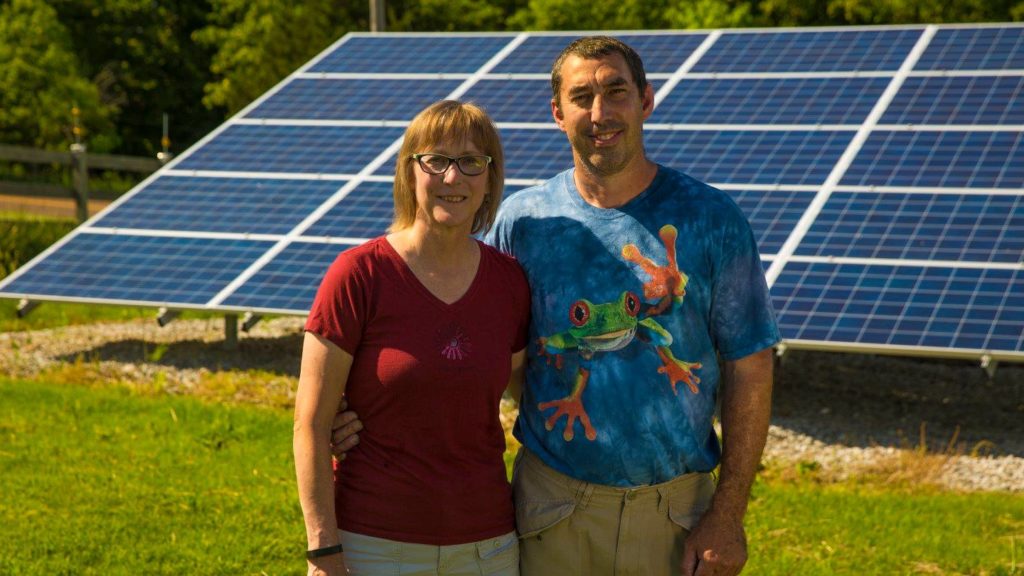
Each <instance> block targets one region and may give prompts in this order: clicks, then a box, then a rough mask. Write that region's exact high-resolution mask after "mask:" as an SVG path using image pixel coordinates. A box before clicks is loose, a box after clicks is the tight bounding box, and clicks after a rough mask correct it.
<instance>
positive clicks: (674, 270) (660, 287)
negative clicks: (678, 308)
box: [622, 225, 689, 314]
mask: <svg viewBox="0 0 1024 576" xmlns="http://www.w3.org/2000/svg"><path fill="white" fill-rule="evenodd" d="M658 235H659V236H660V237H661V241H662V244H664V246H665V257H666V260H667V263H666V264H665V265H664V266H660V265H658V264H657V263H656V262H655V261H654V260H652V259H650V258H648V257H646V256H644V255H643V254H641V253H640V250H639V249H638V248H637V247H636V245H634V244H627V245H625V246H623V247H622V257H623V258H625V259H626V260H628V261H630V262H632V263H634V264H637V265H639V266H640V268H641V269H642V270H643V271H644V272H645V273H647V275H648V276H649V277H650V280H648V281H647V282H645V283H644V299H646V300H658V301H659V306H658V308H659V309H658V311H657V312H656V314H660V313H661V312H664V310H665V308H667V307H668V305H669V304H670V302H671V300H672V299H675V300H676V301H680V300H682V299H683V296H685V295H686V284H687V283H688V282H689V278H688V277H687V276H686V274H684V273H683V272H682V271H681V270H679V266H678V264H677V263H676V238H677V236H678V232H677V231H676V228H675V226H671V225H665V226H662V227H661V230H659V231H658Z"/></svg>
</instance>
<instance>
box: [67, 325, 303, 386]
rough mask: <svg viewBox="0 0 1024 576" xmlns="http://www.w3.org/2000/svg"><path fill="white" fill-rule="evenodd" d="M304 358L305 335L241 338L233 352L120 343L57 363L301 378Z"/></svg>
mask: <svg viewBox="0 0 1024 576" xmlns="http://www.w3.org/2000/svg"><path fill="white" fill-rule="evenodd" d="M301 354H302V334H301V333H296V334H289V335H286V336H279V337H266V338H263V337H248V336H245V335H240V336H239V340H238V346H237V347H236V348H233V349H232V348H228V347H227V346H225V345H224V343H223V342H204V341H202V340H183V341H179V342H168V343H157V342H147V341H145V340H138V339H132V340H121V341H118V342H108V343H105V344H102V345H100V346H97V347H95V348H89V349H86V350H82V351H79V352H76V353H75V354H68V355H64V356H58V357H57V359H58V360H61V361H64V362H75V361H76V360H77V359H78V358H79V357H82V358H85V359H86V360H88V361H101V362H102V361H113V362H125V363H133V364H147V363H148V364H151V365H154V366H166V367H169V368H176V369H200V368H206V369H207V370H210V371H211V372H222V371H229V370H262V371H266V372H273V373H275V374H280V375H282V376H290V377H294V378H298V376H299V362H300V359H301Z"/></svg>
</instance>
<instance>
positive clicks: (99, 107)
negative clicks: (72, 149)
mask: <svg viewBox="0 0 1024 576" xmlns="http://www.w3.org/2000/svg"><path fill="white" fill-rule="evenodd" d="M0 86H2V87H3V88H2V89H0V142H4V143H9V144H21V145H26V146H35V147H40V148H49V149H55V150H66V149H67V147H68V145H69V144H71V143H72V142H73V141H74V136H73V133H72V125H73V120H72V112H71V111H72V108H73V107H74V106H75V105H76V104H77V106H78V108H79V109H80V110H81V116H80V119H81V120H80V126H81V127H82V129H83V132H84V137H85V141H86V143H87V144H88V145H89V147H90V149H91V150H94V151H99V152H103V151H109V150H111V149H113V148H114V147H115V146H116V145H117V143H118V139H117V135H116V132H115V130H114V125H113V123H112V122H111V119H110V117H111V114H112V112H113V111H112V110H111V109H110V108H109V107H108V106H105V105H104V104H103V103H101V101H100V94H99V90H98V89H97V88H96V86H95V85H93V84H92V83H91V82H89V80H87V79H86V78H84V77H83V76H82V74H81V72H80V68H79V62H78V60H77V58H76V57H75V52H74V49H73V48H72V46H71V43H70V42H69V41H68V32H67V30H66V29H65V28H64V26H62V25H61V23H60V21H58V19H57V14H56V12H55V11H54V9H53V8H51V7H50V6H49V5H48V4H47V3H46V2H44V1H43V0H10V1H9V2H5V3H0Z"/></svg>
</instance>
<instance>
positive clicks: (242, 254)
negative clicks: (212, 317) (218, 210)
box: [4, 234, 274, 305]
mask: <svg viewBox="0 0 1024 576" xmlns="http://www.w3.org/2000/svg"><path fill="white" fill-rule="evenodd" d="M273 245H274V243H273V242H260V241H255V240H212V239H208V238H168V237H155V236H127V235H112V234H79V235H78V236H76V237H74V238H72V239H71V240H70V241H69V242H68V243H67V244H65V245H63V246H61V247H60V249H58V250H57V251H55V252H54V253H52V254H50V255H49V256H48V257H47V258H45V259H44V260H42V261H41V262H39V263H38V264H36V265H35V266H33V267H32V269H31V270H29V271H28V272H27V273H26V274H24V275H22V276H20V277H18V278H17V279H16V280H15V281H14V282H12V283H11V284H10V285H8V286H6V287H5V288H4V292H7V293H10V294H28V295H31V296H36V297H46V296H51V297H52V296H62V297H78V298H90V299H93V298H94V299H100V300H126V301H133V302H145V303H150V304H153V305H162V304H170V305H175V304H193V305H195V304H205V303H206V302H207V301H209V300H210V299H211V298H213V297H214V296H216V295H217V293H218V292H220V291H221V290H222V289H223V288H224V287H225V286H227V285H228V284H229V283H230V282H231V281H232V280H234V279H235V277H237V276H238V275H239V274H241V273H242V272H243V271H244V270H245V269H246V268H247V267H248V266H249V265H250V264H252V263H253V262H255V261H256V259H257V258H259V257H260V256H262V255H263V253H264V252H266V251H267V250H269V249H270V248H271V246H273Z"/></svg>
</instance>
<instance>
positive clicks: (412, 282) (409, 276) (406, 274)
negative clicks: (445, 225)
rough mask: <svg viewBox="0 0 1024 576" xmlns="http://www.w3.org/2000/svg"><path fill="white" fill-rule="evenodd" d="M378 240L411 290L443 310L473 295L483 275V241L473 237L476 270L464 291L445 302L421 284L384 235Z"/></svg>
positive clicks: (453, 306)
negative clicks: (393, 260)
mask: <svg viewBox="0 0 1024 576" xmlns="http://www.w3.org/2000/svg"><path fill="white" fill-rule="evenodd" d="M380 241H381V243H383V244H384V246H385V248H384V249H385V250H387V251H388V253H389V254H390V255H391V256H392V257H393V258H395V261H396V266H397V268H398V273H399V275H400V276H402V279H403V280H404V281H405V282H406V283H407V284H408V285H409V286H411V287H412V288H413V290H416V291H417V292H419V293H420V294H421V295H422V296H423V297H424V298H426V299H427V300H429V301H430V302H432V303H433V304H434V305H435V306H437V307H439V308H441V309H443V310H451V309H453V308H456V307H458V306H460V305H461V304H462V303H464V302H466V301H467V300H468V299H469V298H470V297H471V296H472V295H473V292H475V291H476V289H477V286H478V285H479V284H480V277H481V276H482V275H483V268H484V266H485V265H486V264H485V260H486V257H485V256H484V248H485V247H484V245H483V243H482V242H480V240H477V239H475V238H474V239H473V241H474V242H476V244H477V249H478V250H479V251H480V259H479V261H478V262H477V265H476V272H474V273H473V279H472V280H471V281H470V282H469V286H468V287H466V291H465V292H463V293H462V296H459V298H458V299H457V300H455V301H454V302H451V303H448V302H445V301H444V300H441V299H440V298H438V297H437V295H436V294H434V293H433V292H431V291H430V289H429V288H427V287H426V285H424V284H423V282H422V281H421V280H420V279H419V277H418V276H416V273H415V272H413V271H412V268H410V267H409V263H408V262H406V261H405V258H402V255H401V254H399V252H398V250H397V249H396V248H395V247H394V246H392V245H391V242H389V241H388V239H387V237H386V236H381V238H380Z"/></svg>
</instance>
